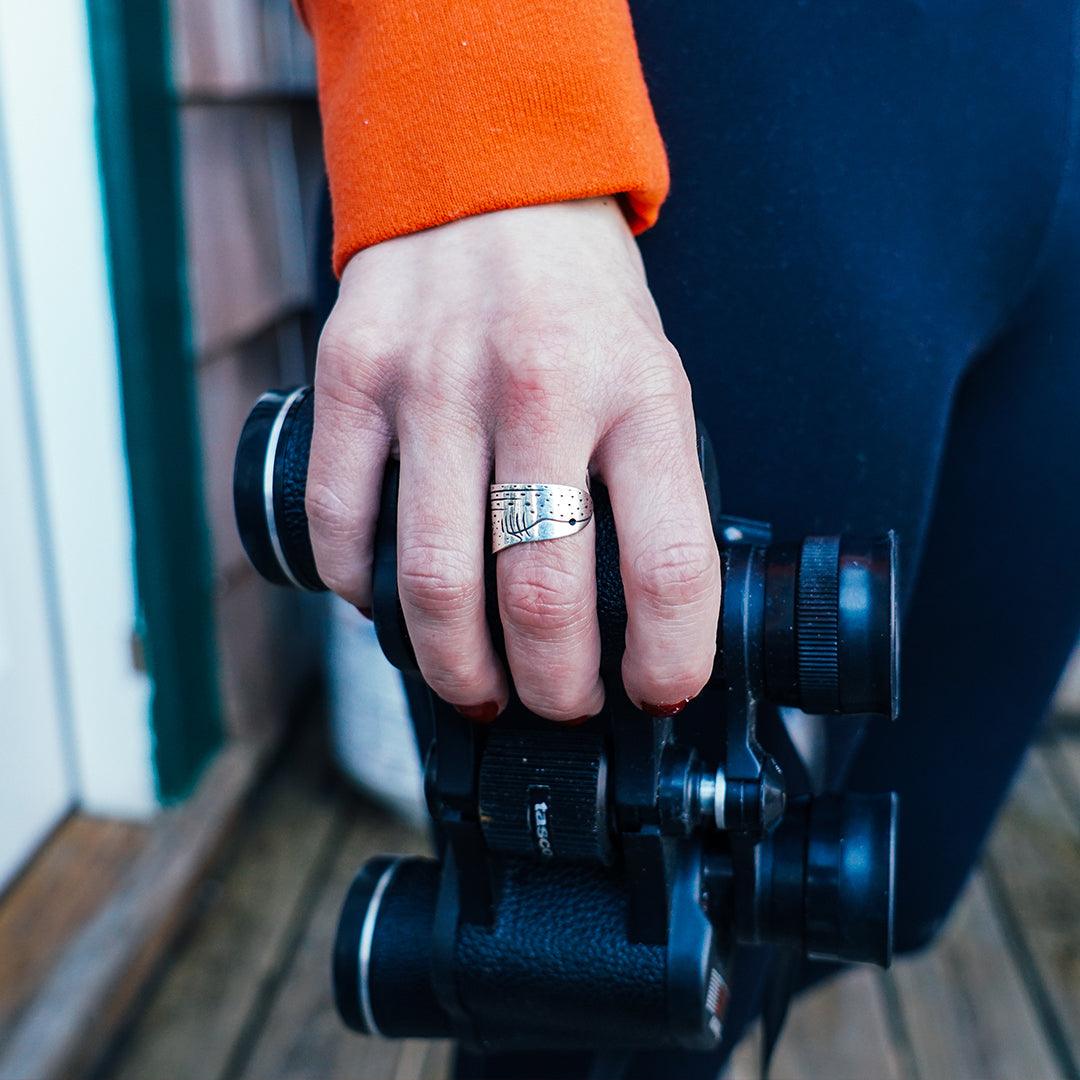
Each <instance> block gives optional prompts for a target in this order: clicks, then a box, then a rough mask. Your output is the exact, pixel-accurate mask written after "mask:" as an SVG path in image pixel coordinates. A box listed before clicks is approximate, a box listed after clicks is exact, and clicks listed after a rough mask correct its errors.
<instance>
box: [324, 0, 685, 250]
mask: <svg viewBox="0 0 1080 1080" xmlns="http://www.w3.org/2000/svg"><path fill="white" fill-rule="evenodd" d="M303 15H304V16H305V20H306V22H307V23H308V26H309V28H310V29H311V31H312V33H313V34H314V37H315V42H316V51H317V56H318V72H319V94H320V106H321V110H322V116H323V126H324V141H325V151H326V159H327V168H328V171H329V175H330V185H331V193H332V197H333V203H334V219H335V238H334V265H335V268H336V269H337V270H338V272H340V271H341V269H342V268H343V267H344V265H345V263H346V262H347V261H348V259H349V257H350V256H351V255H353V254H354V253H355V252H357V251H359V250H360V249H361V248H364V247H369V246H370V245H372V244H375V243H378V242H379V241H381V240H386V239H388V238H390V237H393V236H399V235H402V234H406V233H412V232H417V231H419V230H421V229H425V228H428V227H431V226H434V225H440V224H444V223H446V222H448V221H453V220H456V219H458V218H462V217H467V216H469V215H472V214H477V213H483V212H485V211H490V210H499V209H508V208H510V207H516V206H526V205H533V204H537V203H550V202H561V201H565V200H568V199H576V198H584V197H588V196H593V195H609V194H617V195H621V196H623V199H622V206H623V210H624V213H626V215H627V218H628V220H629V222H630V225H631V227H632V228H633V229H634V231H635V232H639V231H641V230H642V229H644V228H647V227H648V226H649V225H651V224H652V223H653V221H655V219H656V215H657V212H658V210H659V207H660V204H661V202H662V201H663V199H664V196H665V194H666V192H667V182H668V178H667V160H666V157H665V154H664V149H663V144H662V142H661V139H660V135H659V132H658V130H657V127H656V122H655V119H654V118H653V114H652V108H651V106H650V104H649V99H648V94H647V91H646V88H645V83H644V79H643V78H642V74H641V69H640V64H639V61H638V56H637V48H636V45H635V42H634V36H633V27H632V24H631V21H630V14H629V10H628V8H627V4H626V0H445V2H442V3H434V2H429V3H423V4H417V3H414V2H409V3H406V2H404V0H303Z"/></svg>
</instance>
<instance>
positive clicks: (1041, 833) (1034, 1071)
mask: <svg viewBox="0 0 1080 1080" xmlns="http://www.w3.org/2000/svg"><path fill="white" fill-rule="evenodd" d="M424 847H425V842H424V840H423V838H422V837H421V836H419V835H418V834H417V833H416V832H414V831H411V830H410V829H408V828H407V827H405V826H402V825H400V824H398V823H396V822H395V821H394V820H392V819H391V818H389V817H388V816H386V815H384V814H382V813H380V812H379V811H377V810H374V809H372V808H371V807H370V806H368V805H365V804H364V803H362V802H360V801H359V800H358V799H356V798H355V797H354V796H352V795H350V794H349V793H348V792H346V791H345V790H344V789H343V788H342V786H341V785H340V783H338V782H336V781H334V780H333V778H332V775H331V773H330V771H329V769H328V768H327V767H326V766H325V765H324V764H320V762H319V759H316V760H314V761H313V760H311V759H310V755H309V754H307V753H296V754H294V755H293V757H292V759H291V760H287V761H285V762H284V763H283V764H282V765H281V766H280V767H278V768H277V769H276V770H275V771H274V773H273V774H272V776H271V777H270V779H269V781H268V782H267V783H266V784H265V785H264V786H263V789H262V790H261V791H260V793H259V794H258V796H257V797H256V800H255V802H254V804H253V805H252V807H251V809H250V811H249V812H248V814H247V818H246V821H245V822H244V824H243V827H242V828H241V829H240V830H239V833H238V836H237V839H236V840H235V842H234V843H233V844H232V845H231V848H230V850H229V851H228V852H227V853H226V855H225V857H224V859H223V860H222V863H221V866H220V868H219V871H218V873H217V874H216V875H215V876H214V877H213V878H212V879H211V880H210V881H208V882H207V884H206V885H205V887H204V888H203V889H202V892H201V894H200V896H199V898H198V905H197V913H196V915H195V917H194V919H193V920H192V922H191V924H190V927H189V928H188V930H187V931H186V933H185V934H184V936H183V938H182V940H181V941H179V942H178V944H177V946H176V948H175V949H174V950H173V953H172V955H171V957H170V958H169V960H168V962H167V963H166V964H165V965H163V969H162V972H161V974H160V975H159V977H158V979H157V980H156V982H155V983H154V984H153V985H152V987H151V989H150V990H149V991H148V992H147V993H146V994H145V996H144V1000H143V1002H142V1003H141V1006H140V1008H139V1010H138V1013H137V1015H136V1016H135V1018H134V1020H133V1022H132V1024H131V1025H130V1027H129V1028H128V1030H127V1031H126V1033H125V1034H124V1036H123V1037H122V1038H121V1040H120V1041H119V1042H118V1043H117V1045H116V1046H115V1047H114V1049H113V1051H112V1053H111V1054H110V1055H109V1057H108V1059H107V1060H106V1061H105V1062H104V1063H103V1065H102V1067H101V1069H100V1073H99V1080H166V1078H168V1080H172V1078H176V1080H181V1078H183V1080H186V1078H189V1077H190V1078H195V1077H197V1078H199V1080H277V1078H286V1077H287V1078H296V1080H308V1078H310V1080H330V1078H338V1077H340V1078H350V1080H438V1078H440V1077H443V1076H445V1074H446V1067H447V1062H448V1053H449V1052H448V1048H447V1047H446V1046H445V1045H441V1044H431V1045H429V1044H426V1043H422V1042H415V1043H412V1042H404V1043H401V1042H384V1041H378V1040H371V1039H361V1038H358V1037H356V1036H354V1035H351V1034H350V1033H348V1032H347V1031H346V1030H345V1029H344V1028H343V1027H342V1026H341V1025H340V1024H339V1022H338V1020H337V1017H336V1015H335V1014H334V1011H333V1008H332V1005H331V1000H330V988H329V979H328V964H329V955H330V940H331V935H332V933H333V930H334V925H335V921H336V918H337V909H338V905H339V904H340V902H341V898H342V896H343V895H344V892H345V889H346V887H347V885H348V883H349V881H350V880H351V878H352V875H353V873H354V872H355V870H356V868H357V867H358V866H359V865H360V863H362V862H363V861H364V860H365V859H366V858H367V857H368V856H370V855H372V854H374V853H376V852H380V851H404V852H408V851H420V850H423V848H424ZM755 1050H756V1040H753V1041H752V1040H749V1039H748V1040H747V1042H745V1043H744V1045H743V1046H742V1047H740V1049H739V1051H738V1052H737V1053H736V1056H735V1059H734V1061H733V1062H732V1063H731V1066H730V1068H729V1071H728V1074H729V1076H730V1077H732V1078H739V1080H742V1078H748V1077H752V1076H755V1075H756V1074H757V1069H756V1054H755ZM772 1075H773V1076H774V1077H775V1078H777V1080H794V1078H811V1077H813V1078H822V1080H824V1078H828V1080H842V1078H845V1077H848V1078H853V1080H854V1078H858V1080H865V1078H884V1077H903V1078H908V1077H912V1078H917V1080H988V1078H990V1080H1043V1078H1046V1080H1050V1078H1063V1080H1076V1078H1077V1077H1080V733H1077V732H1076V731H1075V730H1074V731H1073V732H1072V733H1069V732H1064V731H1062V732H1059V733H1057V734H1056V735H1053V736H1051V737H1048V738H1047V740H1045V741H1044V742H1043V743H1042V744H1040V745H1039V746H1038V747H1037V748H1035V749H1034V750H1033V751H1032V753H1031V754H1030V755H1029V758H1028V760H1027V762H1026V764H1025V767H1024V770H1023V773H1022V776H1021V778H1020V781H1019V783H1018V785H1017V787H1016V790H1015V791H1014V793H1013V796H1012V799H1011V801H1010V803H1009V805H1008V809H1007V810H1006V812H1005V813H1004V815H1003V817H1002V819H1001V821H1000V822H999V824H998V826H997V828H996V830H995V833H994V836H993V840H992V842H991V844H990V848H989V851H988V852H987V855H986V858H985V859H984V861H983V864H982V867H981V868H980V870H979V872H978V874H977V875H976V877H975V878H974V880H973V881H972V883H971V886H970V888H969V889H968V891H967V894H966V896H965V898H964V900H963V902H962V904H961V905H960V906H959V909H958V910H957V911H956V913H955V915H954V917H953V919H952V920H951V922H950V924H949V926H948V927H947V929H946V931H945V933H944V934H943V936H942V938H941V940H940V941H939V943H938V944H937V945H936V947H935V948H934V949H932V950H931V951H930V952H928V953H927V954H925V955H922V956H920V957H917V958H914V959H904V960H901V961H900V962H898V963H897V964H896V965H895V966H894V967H893V969H892V970H891V971H889V972H887V973H883V972H880V971H877V970H876V969H870V968H860V969H855V970H852V971H851V972H850V973H849V974H847V975H845V976H844V977H842V978H840V979H838V980H836V981H834V982H833V983H832V984H830V985H828V986H826V987H824V988H822V989H821V990H819V991H817V992H816V993H814V994H812V995H810V996H809V997H807V998H805V999H803V1000H801V1001H799V1002H798V1003H797V1004H796V1005H795V1006H794V1008H793V1011H792V1015H791V1018H790V1020H789V1023H788V1026H787V1028H786V1031H785V1034H784V1037H783V1039H782V1041H781V1045H780V1047H779V1048H778V1050H777V1055H776V1059H775V1063H774V1066H773V1070H772Z"/></svg>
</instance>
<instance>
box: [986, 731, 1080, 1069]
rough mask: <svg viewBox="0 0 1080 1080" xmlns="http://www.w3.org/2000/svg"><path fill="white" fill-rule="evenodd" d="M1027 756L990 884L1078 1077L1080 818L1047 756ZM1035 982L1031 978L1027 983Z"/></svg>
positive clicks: (992, 860) (1000, 830) (1044, 751)
mask: <svg viewBox="0 0 1080 1080" xmlns="http://www.w3.org/2000/svg"><path fill="white" fill-rule="evenodd" d="M1052 753H1054V747H1053V746H1050V747H1047V748H1037V749H1035V750H1034V751H1032V753H1030V754H1029V755H1028V759H1027V761H1026V762H1025V764H1024V767H1023V770H1022V771H1021V774H1020V779H1019V781H1018V783H1017V786H1016V789H1015V791H1014V793H1013V796H1012V798H1011V800H1010V801H1009V804H1008V805H1007V807H1006V808H1005V811H1004V813H1003V814H1002V816H1001V820H1000V822H999V823H998V826H997V828H996V830H995V832H994V835H993V837H992V839H991V843H990V854H989V858H988V865H989V867H990V870H991V881H992V884H994V885H995V887H999V888H1000V890H1001V894H1002V899H1003V901H1004V910H1005V913H1006V917H1007V918H1008V919H1009V922H1010V923H1011V932H1012V933H1013V934H1015V936H1016V937H1017V938H1018V939H1019V941H1020V943H1021V944H1022V946H1023V947H1024V948H1025V949H1026V950H1027V952H1028V953H1029V954H1030V957H1031V965H1032V966H1033V968H1034V972H1035V973H1036V974H1037V980H1038V981H1037V982H1035V983H1034V984H1033V985H1032V991H1033V993H1034V994H1035V996H1036V998H1037V1003H1038V1004H1039V1005H1040V1007H1042V1008H1043V1009H1045V1011H1046V1015H1045V1017H1044V1022H1045V1023H1046V1024H1047V1028H1048V1031H1049V1033H1050V1036H1051V1039H1052V1041H1054V1043H1055V1044H1056V1046H1057V1048H1058V1054H1059V1058H1061V1057H1065V1056H1066V1055H1067V1056H1069V1057H1070V1058H1071V1061H1068V1062H1067V1063H1066V1068H1067V1071H1068V1070H1071V1071H1072V1074H1073V1075H1077V1073H1078V1072H1080V1068H1078V1064H1077V1063H1080V949H1078V948H1077V941H1078V940H1080V818H1078V815H1077V814H1076V812H1075V807H1074V806H1072V805H1070V803H1069V801H1068V800H1067V799H1066V798H1065V797H1064V795H1063V794H1062V791H1061V789H1060V788H1059V786H1058V785H1057V784H1056V783H1055V781H1054V777H1053V775H1052V772H1051V766H1050V762H1049V760H1048V755H1050V754H1052ZM1029 981H1030V980H1029Z"/></svg>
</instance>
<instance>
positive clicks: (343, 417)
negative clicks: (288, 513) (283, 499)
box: [305, 335, 390, 610]
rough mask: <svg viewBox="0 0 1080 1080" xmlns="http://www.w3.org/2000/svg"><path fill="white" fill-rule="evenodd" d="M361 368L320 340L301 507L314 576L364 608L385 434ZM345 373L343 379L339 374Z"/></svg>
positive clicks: (349, 354) (350, 354)
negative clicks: (303, 505) (305, 516)
mask: <svg viewBox="0 0 1080 1080" xmlns="http://www.w3.org/2000/svg"><path fill="white" fill-rule="evenodd" d="M354 358H355V362H354ZM362 370H363V367H362V364H361V363H360V362H359V358H358V355H357V350H355V349H354V348H353V347H352V346H351V345H348V346H342V347H339V346H338V345H337V343H334V342H333V341H332V339H330V338H328V337H327V335H324V340H323V341H322V342H320V345H319V364H318V368H317V374H316V378H315V428H314V431H313V433H312V437H311V457H310V459H309V463H308V476H307V488H306V492H305V505H306V509H307V516H308V527H309V530H310V533H311V549H312V553H313V554H314V556H315V565H316V567H317V569H318V571H319V576H320V577H321V578H322V580H323V582H324V583H325V584H326V586H327V587H328V588H329V589H331V590H333V591H334V592H336V593H337V594H338V595H339V596H343V597H344V598H345V599H346V600H348V601H349V602H350V603H352V604H355V605H356V606H357V607H359V608H360V609H361V610H366V609H369V608H370V606H371V558H372V546H373V543H374V539H375V525H376V519H377V517H378V511H379V493H380V490H381V487H382V478H383V472H384V470H385V468H386V458H387V454H388V451H389V446H390V430H389V425H388V423H387V421H386V417H385V415H384V414H383V411H382V409H381V408H380V407H379V406H378V404H377V402H376V397H375V395H374V394H372V393H370V392H368V390H367V389H366V388H365V387H364V379H363V378H362V376H361V371H362ZM346 371H347V372H349V373H350V377H349V378H344V377H343V376H342V374H341V373H342V372H346Z"/></svg>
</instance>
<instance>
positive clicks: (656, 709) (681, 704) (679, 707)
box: [641, 697, 694, 717]
mask: <svg viewBox="0 0 1080 1080" xmlns="http://www.w3.org/2000/svg"><path fill="white" fill-rule="evenodd" d="M693 700H694V699H693V698H688V697H684V698H683V699H682V701H674V702H672V703H671V704H670V705H668V704H665V703H663V702H661V703H660V704H657V705H654V704H653V703H652V702H651V701H643V702H642V703H641V711H642V712H645V713H648V714H649V715H650V716H656V717H667V716H677V715H678V714H679V713H681V712H682V711H683V709H685V708H686V706H687V705H689V704H690V702H691V701H693Z"/></svg>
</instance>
